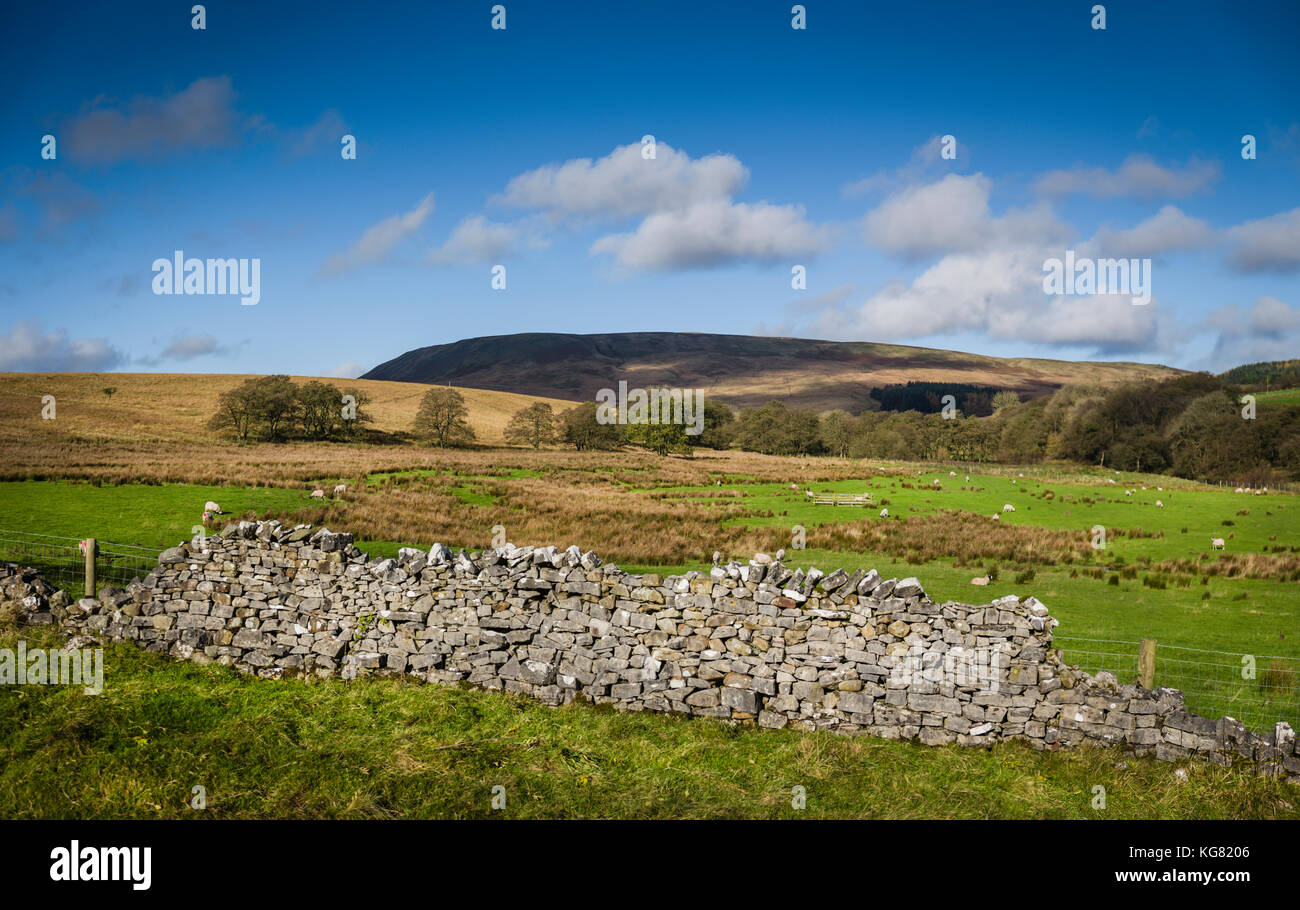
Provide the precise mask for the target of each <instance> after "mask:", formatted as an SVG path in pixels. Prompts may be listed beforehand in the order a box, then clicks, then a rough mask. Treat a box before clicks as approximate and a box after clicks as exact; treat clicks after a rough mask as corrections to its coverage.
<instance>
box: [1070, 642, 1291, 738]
mask: <svg viewBox="0 0 1300 910" xmlns="http://www.w3.org/2000/svg"><path fill="white" fill-rule="evenodd" d="M1053 643H1054V644H1055V645H1056V646H1057V648H1058V649H1059V650H1060V652H1061V658H1062V659H1063V660H1064V661H1065V662H1066V663H1068V664H1072V665H1074V666H1077V667H1079V668H1081V669H1083V670H1086V671H1088V672H1089V673H1097V672H1099V671H1101V670H1109V671H1110V672H1112V673H1114V674H1115V676H1116V678H1117V679H1118V680H1119V681H1120V682H1121V683H1135V682H1137V681H1138V653H1139V648H1140V645H1141V643H1140V642H1136V641H1122V640H1117V639H1108V638H1074V637H1071V636H1065V635H1056V636H1053ZM1154 685H1155V686H1157V687H1167V688H1170V689H1180V690H1182V692H1183V694H1184V696H1185V704H1186V706H1187V708H1188V710H1191V711H1195V712H1196V713H1197V714H1200V715H1201V716H1203V717H1208V718H1213V719H1216V720H1217V719H1218V718H1220V717H1222V716H1223V715H1225V714H1226V715H1228V716H1230V717H1235V718H1236V719H1237V720H1239V721H1241V722H1242V723H1243V724H1245V725H1246V726H1247V727H1248V728H1249V729H1251V730H1254V731H1255V732H1257V733H1266V732H1269V731H1271V730H1272V728H1273V725H1274V724H1275V723H1277V722H1278V721H1286V722H1287V723H1289V724H1291V725H1292V726H1293V727H1300V658H1295V657H1279V656H1276V655H1264V654H1246V653H1239V652H1234V651H1214V650H1208V649H1205V648H1184V647H1181V646H1179V645H1167V644H1162V643H1159V642H1157V643H1156V647H1155V673H1154Z"/></svg>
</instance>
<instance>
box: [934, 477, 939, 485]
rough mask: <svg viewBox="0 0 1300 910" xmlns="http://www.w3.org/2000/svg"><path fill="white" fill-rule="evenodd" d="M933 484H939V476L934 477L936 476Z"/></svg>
mask: <svg viewBox="0 0 1300 910" xmlns="http://www.w3.org/2000/svg"><path fill="white" fill-rule="evenodd" d="M934 485H935V486H936V487H937V486H938V485H939V478H938V477H936V478H935V479H934Z"/></svg>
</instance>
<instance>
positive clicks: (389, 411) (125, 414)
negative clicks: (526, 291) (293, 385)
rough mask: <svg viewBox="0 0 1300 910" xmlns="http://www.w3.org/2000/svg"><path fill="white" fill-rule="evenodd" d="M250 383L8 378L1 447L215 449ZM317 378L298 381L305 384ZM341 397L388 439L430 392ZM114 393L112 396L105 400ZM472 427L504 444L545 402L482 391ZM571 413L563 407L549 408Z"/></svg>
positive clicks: (222, 376) (196, 378) (473, 400)
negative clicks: (51, 400)
mask: <svg viewBox="0 0 1300 910" xmlns="http://www.w3.org/2000/svg"><path fill="white" fill-rule="evenodd" d="M248 378H250V377H248V376H240V375H235V374H228V373H216V374H204V373H0V442H3V441H5V440H8V439H11V438H12V439H16V440H22V439H27V440H31V439H46V440H48V439H49V438H50V437H51V436H52V435H57V434H59V433H66V434H70V435H72V436H75V437H78V438H103V439H105V440H108V439H122V438H129V439H133V440H135V441H138V442H140V443H142V444H146V443H152V442H164V441H171V440H182V441H207V440H210V439H211V438H212V433H211V431H209V430H208V429H207V422H208V418H210V417H211V416H212V415H213V413H214V412H215V411H216V409H217V398H218V397H220V395H221V393H222V392H225V391H227V390H229V389H232V388H234V387H235V386H237V385H239V384H240V383H241V382H243V381H244V380H245V379H248ZM312 378H315V377H308V376H295V377H293V379H294V381H295V382H299V383H303V382H307V381H309V380H310V379H312ZM322 381H323V382H329V383H333V384H334V385H336V386H338V387H339V388H340V389H346V388H357V389H361V390H362V391H363V392H365V393H366V394H367V395H369V396H370V404H369V405H367V410H368V411H369V413H370V415H371V416H372V417H373V418H374V423H373V424H372V425H371V426H372V427H373V428H374V429H376V430H381V431H383V432H387V433H402V432H406V431H409V430H410V429H411V423H412V421H414V420H415V412H416V410H417V409H418V408H419V406H420V398H421V397H423V395H424V393H425V391H426V390H425V389H423V388H420V387H419V386H412V385H410V384H408V383H397V382H370V381H366V380H359V379H328V378H325V379H322ZM105 388H112V389H113V390H114V391H113V394H112V395H111V396H109V395H105V394H104V391H103V390H104V389H105ZM460 392H461V394H462V395H464V396H465V406H466V408H467V409H468V411H469V422H470V425H471V426H472V427H474V431H475V433H477V434H478V438H479V441H480V442H485V443H489V444H498V445H499V444H501V443H503V442H504V441H505V439H504V433H505V426H506V423H507V422H508V421H509V420H510V417H511V415H512V414H514V413H515V412H516V411H518V410H519V409H520V408H524V407H527V406H528V405H530V404H532V403H533V402H534V401H537V400H538V399H537V398H536V397H534V396H528V395H512V394H506V393H502V392H493V391H484V390H481V389H460ZM47 394H48V395H53V396H54V397H55V400H56V401H57V403H58V411H57V414H58V419H57V420H55V421H45V420H42V419H41V404H42V402H41V397H42V396H43V395H47ZM548 403H549V404H550V405H552V406H553V407H555V408H557V409H559V408H566V407H568V404H567V403H566V402H563V401H550V402H548Z"/></svg>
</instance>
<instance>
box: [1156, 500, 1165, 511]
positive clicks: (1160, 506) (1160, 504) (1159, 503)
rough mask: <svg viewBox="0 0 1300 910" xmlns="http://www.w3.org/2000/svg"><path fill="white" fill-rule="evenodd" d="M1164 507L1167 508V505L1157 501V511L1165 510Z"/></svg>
mask: <svg viewBox="0 0 1300 910" xmlns="http://www.w3.org/2000/svg"><path fill="white" fill-rule="evenodd" d="M1164 507H1165V504H1164V503H1163V502H1161V501H1160V500H1158V499H1157V500H1156V508H1157V509H1163V508H1164Z"/></svg>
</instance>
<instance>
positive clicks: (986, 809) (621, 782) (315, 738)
mask: <svg viewBox="0 0 1300 910" xmlns="http://www.w3.org/2000/svg"><path fill="white" fill-rule="evenodd" d="M33 633H34V630H30V629H29V630H24V636H25V637H26V639H27V640H28V643H29V645H32V646H35V645H36V644H37V643H38V642H40V643H43V644H44V646H46V647H54V646H57V641H56V639H55V636H54V635H53V634H52V633H50V632H43V633H35V635H34V634H33ZM41 636H44V638H42V637H41ZM46 639H48V640H46ZM15 640H16V632H15V630H13V629H12V628H11V627H10V628H0V647H14V645H15ZM105 658H106V660H105V683H106V688H105V691H104V693H103V694H102V695H100V696H87V695H85V694H83V693H82V692H81V691H80V690H79V689H75V688H66V689H65V688H54V687H31V686H29V687H22V688H19V687H15V686H6V687H3V688H0V728H3V729H5V730H6V731H8V732H7V733H6V735H5V736H4V737H3V739H0V815H3V816H4V817H6V818H52V817H55V818H195V817H209V816H210V817H216V818H484V817H507V818H665V819H667V818H1298V817H1300V809H1298V807H1300V792H1297V789H1296V788H1295V787H1293V786H1290V785H1288V784H1286V783H1283V782H1279V781H1276V780H1270V779H1265V778H1260V777H1256V776H1253V775H1252V774H1250V773H1248V772H1247V771H1246V770H1245V769H1241V768H1238V769H1221V768H1216V767H1213V766H1209V765H1206V764H1201V763H1191V764H1187V765H1185V766H1182V767H1185V768H1186V771H1187V780H1186V781H1183V780H1180V779H1179V778H1178V777H1177V776H1176V775H1175V773H1174V772H1175V769H1176V768H1178V767H1180V766H1178V765H1171V764H1166V763H1161V762H1155V761H1153V760H1147V759H1136V758H1132V757H1125V756H1123V755H1122V754H1121V753H1120V752H1119V751H1118V750H1114V749H1082V750H1079V751H1075V752H1068V753H1067V752H1059V753H1053V754H1048V753H1040V752H1036V751H1034V750H1033V749H1032V748H1030V747H1029V746H1027V745H1023V744H1018V743H1007V744H1001V745H997V746H995V747H993V748H991V749H989V750H984V749H964V748H960V747H955V746H953V747H943V748H928V747H925V746H921V745H919V744H914V743H899V742H888V741H885V740H879V739H874V738H870V737H859V738H849V737H843V736H838V735H836V734H832V733H804V732H800V731H793V730H782V731H771V730H760V729H757V728H754V727H752V726H751V727H736V726H730V725H727V724H723V723H721V722H717V721H712V720H704V719H690V718H682V717H673V716H665V715H659V714H653V715H652V714H620V713H616V712H614V711H612V710H607V709H603V708H597V707H593V706H591V705H586V704H574V705H569V706H566V707H563V708H558V709H555V708H548V707H545V706H543V705H540V704H537V703H534V702H531V701H529V700H527V699H524V698H522V697H516V696H511V695H506V694H503V693H495V692H482V691H477V690H471V689H461V688H453V687H443V686H432V685H422V684H418V683H413V682H407V681H402V680H392V679H367V680H358V681H355V682H351V683H344V682H342V681H338V680H282V681H270V680H260V679H255V678H250V677H243V676H240V675H239V674H237V673H235V672H234V671H232V670H228V669H225V668H221V667H199V666H195V665H192V664H185V663H177V662H174V661H171V660H169V659H167V658H165V657H162V656H159V655H154V654H149V653H146V652H143V651H141V650H139V649H137V648H135V647H133V646H131V645H125V644H122V645H114V646H112V647H110V648H109V649H108V650H107V653H106V655H105ZM1098 784H1100V785H1102V786H1104V787H1105V788H1106V793H1107V808H1106V809H1105V810H1101V811H1099V810H1094V809H1092V808H1091V805H1090V803H1091V800H1092V796H1093V793H1092V788H1093V787H1094V786H1096V785H1098ZM498 785H499V786H502V787H504V788H505V792H506V807H505V809H504V810H500V811H494V810H493V809H492V808H491V798H492V788H493V787H494V786H498ZM195 786H202V787H204V788H205V790H206V792H207V808H206V809H205V810H201V811H199V810H194V809H191V808H190V800H191V792H192V788H193V787H195ZM794 787H803V788H805V790H806V793H807V806H806V808H805V809H802V810H798V809H795V808H793V807H792V790H793V788H794Z"/></svg>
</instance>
